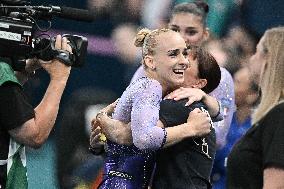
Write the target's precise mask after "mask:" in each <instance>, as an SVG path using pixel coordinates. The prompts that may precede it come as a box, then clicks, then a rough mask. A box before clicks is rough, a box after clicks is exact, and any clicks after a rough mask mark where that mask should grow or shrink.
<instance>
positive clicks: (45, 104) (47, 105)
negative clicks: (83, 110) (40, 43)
mask: <svg viewBox="0 0 284 189" xmlns="http://www.w3.org/2000/svg"><path fill="white" fill-rule="evenodd" d="M55 47H56V48H57V49H60V50H66V51H69V52H71V47H70V46H69V45H68V44H67V40H66V38H65V39H64V38H63V39H62V37H61V36H60V35H59V36H57V37H56V42H55ZM39 62H40V65H41V66H42V67H43V68H44V69H45V70H46V71H47V72H48V73H49V75H50V83H49V85H48V88H47V90H46V92H45V95H44V97H43V99H42V100H41V102H40V104H39V105H38V106H37V107H36V108H35V109H34V117H33V118H31V119H29V120H27V121H26V122H24V123H23V125H21V126H20V127H17V128H15V129H11V130H9V134H10V135H11V136H12V137H13V138H14V139H15V140H16V141H17V142H19V143H21V144H24V145H27V146H30V147H34V148H38V147H40V146H41V145H42V144H43V143H44V142H45V141H46V139H47V137H48V136H49V134H50V131H51V130H52V128H53V126H54V124H55V120H56V117H57V114H58V109H59V104H60V100H61V97H62V94H63V91H64V89H65V86H66V83H67V80H68V77H69V75H70V70H71V67H70V66H66V65H65V64H64V63H62V62H60V61H59V60H52V61H49V62H44V61H42V60H39Z"/></svg>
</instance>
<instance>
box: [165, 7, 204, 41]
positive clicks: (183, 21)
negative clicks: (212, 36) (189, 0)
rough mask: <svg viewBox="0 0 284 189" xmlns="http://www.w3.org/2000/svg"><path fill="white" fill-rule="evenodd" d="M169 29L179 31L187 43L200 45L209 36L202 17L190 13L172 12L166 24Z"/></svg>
mask: <svg viewBox="0 0 284 189" xmlns="http://www.w3.org/2000/svg"><path fill="white" fill-rule="evenodd" d="M168 27H169V29H171V30H173V31H176V32H179V33H180V34H181V36H182V37H183V39H184V40H185V42H186V44H187V45H195V46H200V45H201V44H202V43H203V42H204V41H205V40H207V38H208V36H209V32H208V30H207V29H206V28H205V27H204V25H203V22H202V17H200V16H197V15H194V14H191V13H177V14H174V15H173V16H172V18H171V20H170V22H169V25H168Z"/></svg>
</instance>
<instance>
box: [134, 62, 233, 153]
mask: <svg viewBox="0 0 284 189" xmlns="http://www.w3.org/2000/svg"><path fill="white" fill-rule="evenodd" d="M220 69H221V81H220V84H219V85H218V87H217V88H216V89H215V90H213V91H212V92H211V93H210V94H209V95H211V96H213V97H215V98H216V99H217V100H218V101H219V103H220V104H221V110H222V111H221V112H220V113H221V114H222V116H223V117H224V119H223V120H222V121H219V122H215V123H214V127H215V131H216V144H217V148H222V147H223V146H224V145H225V143H226V136H227V133H228V130H229V127H230V125H231V121H232V118H233V113H234V111H235V91H234V82H233V78H232V76H231V74H230V73H229V72H228V71H227V70H226V69H225V68H222V67H220ZM144 76H145V72H144V69H143V66H140V67H139V68H138V70H137V71H136V72H135V74H134V76H133V77H132V80H131V81H135V80H136V79H138V78H141V77H144ZM222 116H221V117H222Z"/></svg>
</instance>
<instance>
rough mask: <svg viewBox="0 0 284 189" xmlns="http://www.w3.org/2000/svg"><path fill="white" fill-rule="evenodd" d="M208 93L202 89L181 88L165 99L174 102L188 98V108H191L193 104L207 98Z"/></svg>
mask: <svg viewBox="0 0 284 189" xmlns="http://www.w3.org/2000/svg"><path fill="white" fill-rule="evenodd" d="M206 95H207V94H206V93H205V92H204V91H202V90H201V89H197V88H184V87H181V88H179V89H176V90H175V91H173V92H171V93H170V94H168V95H167V96H166V97H165V98H166V99H173V100H176V101H178V100H181V99H185V98H188V101H187V103H186V106H189V105H190V104H192V103H193V102H196V101H201V100H203V99H204V98H205V97H206Z"/></svg>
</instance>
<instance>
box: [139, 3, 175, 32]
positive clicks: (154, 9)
mask: <svg viewBox="0 0 284 189" xmlns="http://www.w3.org/2000/svg"><path fill="white" fill-rule="evenodd" d="M172 3H173V0H154V1H153V0H145V3H144V6H143V9H142V15H141V16H142V24H143V26H145V27H147V28H150V29H156V28H166V26H167V22H168V20H167V17H168V14H169V12H170V9H171V8H172Z"/></svg>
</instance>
